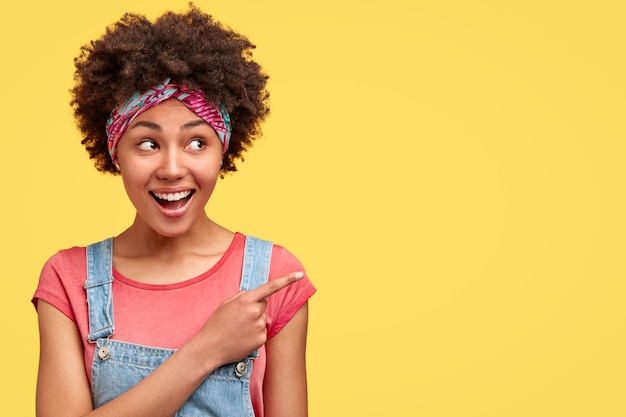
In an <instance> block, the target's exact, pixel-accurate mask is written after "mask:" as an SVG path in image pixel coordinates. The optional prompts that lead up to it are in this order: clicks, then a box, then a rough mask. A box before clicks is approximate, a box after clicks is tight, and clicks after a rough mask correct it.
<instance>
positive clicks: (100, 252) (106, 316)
mask: <svg viewBox="0 0 626 417" xmlns="http://www.w3.org/2000/svg"><path fill="white" fill-rule="evenodd" d="M112 252H113V239H112V238H108V239H105V240H103V241H101V242H98V243H93V244H91V245H89V246H87V280H86V281H85V284H84V287H85V290H86V291H87V305H88V309H89V335H88V336H87V340H89V342H91V343H93V342H95V341H96V340H97V339H101V338H107V337H109V336H111V335H112V334H113V333H114V331H115V323H114V322H113V298H112V294H111V283H112V282H113V273H112V257H113V253H112Z"/></svg>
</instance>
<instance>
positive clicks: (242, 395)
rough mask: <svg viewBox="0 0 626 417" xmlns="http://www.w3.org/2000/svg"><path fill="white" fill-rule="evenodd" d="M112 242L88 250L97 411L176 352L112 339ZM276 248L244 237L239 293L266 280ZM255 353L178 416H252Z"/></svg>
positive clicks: (221, 372)
mask: <svg viewBox="0 0 626 417" xmlns="http://www.w3.org/2000/svg"><path fill="white" fill-rule="evenodd" d="M112 242H113V241H112V239H106V240H103V241H102V242H98V243H94V244H92V245H89V246H87V280H86V281H85V290H86V291H87V303H88V308H89V336H88V340H89V342H90V343H96V351H95V354H94V358H93V362H92V368H91V374H92V380H91V395H92V400H93V406H94V408H97V407H100V406H101V405H103V404H105V403H107V402H108V401H111V400H112V399H114V398H116V397H117V396H119V395H120V394H122V393H124V392H125V391H127V390H129V389H130V388H132V387H133V386H135V385H136V384H137V383H138V382H139V381H141V380H142V379H143V378H145V377H146V376H147V375H149V374H150V373H151V372H152V371H153V370H154V369H156V368H157V367H158V366H159V365H160V364H161V363H163V362H164V361H165V360H166V359H167V358H169V357H170V356H171V355H172V354H173V353H174V352H175V350H173V349H164V348H155V347H149V346H142V345H137V344H133V343H126V342H122V341H118V340H111V336H112V335H113V333H114V331H115V322H114V317H113V298H112V291H111V289H112V288H111V284H112V282H113V274H112ZM271 254H272V243H271V242H268V241H265V240H260V239H256V238H254V237H251V236H246V244H245V249H244V258H243V270H242V274H241V275H242V276H241V285H240V289H241V290H251V289H254V288H256V287H258V286H260V285H262V284H264V283H265V282H267V280H268V276H269V267H270V258H271ZM258 355H259V354H258V351H254V352H252V353H251V354H250V355H248V356H247V357H245V358H242V359H241V361H239V362H236V363H231V364H226V365H224V366H222V367H220V368H218V369H216V370H215V371H214V372H213V373H212V374H211V375H209V376H208V377H207V378H206V379H205V380H204V382H203V383H202V384H201V385H200V386H199V387H198V389H197V390H196V391H195V392H194V393H193V394H192V395H191V397H189V399H188V400H187V402H185V404H184V405H183V406H182V407H181V408H180V409H179V410H178V412H177V413H176V415H175V416H176V417H200V416H203V417H206V416H211V417H242V416H245V417H254V411H253V409H252V402H251V400H250V374H251V372H252V360H254V359H256V358H258Z"/></svg>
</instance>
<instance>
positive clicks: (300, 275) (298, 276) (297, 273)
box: [294, 272, 304, 279]
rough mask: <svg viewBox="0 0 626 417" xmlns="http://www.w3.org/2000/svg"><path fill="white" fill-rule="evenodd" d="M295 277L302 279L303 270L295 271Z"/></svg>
mask: <svg viewBox="0 0 626 417" xmlns="http://www.w3.org/2000/svg"><path fill="white" fill-rule="evenodd" d="M294 278H295V279H302V278H304V272H296V273H295V275H294Z"/></svg>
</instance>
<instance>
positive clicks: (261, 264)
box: [239, 236, 273, 291]
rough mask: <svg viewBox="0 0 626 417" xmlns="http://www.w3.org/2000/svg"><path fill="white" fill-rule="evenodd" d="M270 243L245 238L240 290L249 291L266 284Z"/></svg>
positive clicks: (249, 237)
mask: <svg viewBox="0 0 626 417" xmlns="http://www.w3.org/2000/svg"><path fill="white" fill-rule="evenodd" d="M272 247H273V244H272V242H269V241H267V240H261V239H257V238H256V237H252V236H246V245H245V248H244V252H243V269H242V271H241V286H240V288H239V289H240V290H245V291H249V290H252V289H254V288H256V287H258V286H260V285H263V284H265V283H266V282H267V280H268V278H269V272H270V261H271V258H272Z"/></svg>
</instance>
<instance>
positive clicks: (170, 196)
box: [154, 191, 191, 201]
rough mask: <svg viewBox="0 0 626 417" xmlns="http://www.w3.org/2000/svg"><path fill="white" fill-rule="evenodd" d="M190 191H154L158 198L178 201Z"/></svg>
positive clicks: (187, 195)
mask: <svg viewBox="0 0 626 417" xmlns="http://www.w3.org/2000/svg"><path fill="white" fill-rule="evenodd" d="M190 194H191V191H182V192H180V193H154V195H155V196H156V197H157V198H158V199H159V200H167V201H178V200H182V199H183V198H187V197H189V195H190Z"/></svg>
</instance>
